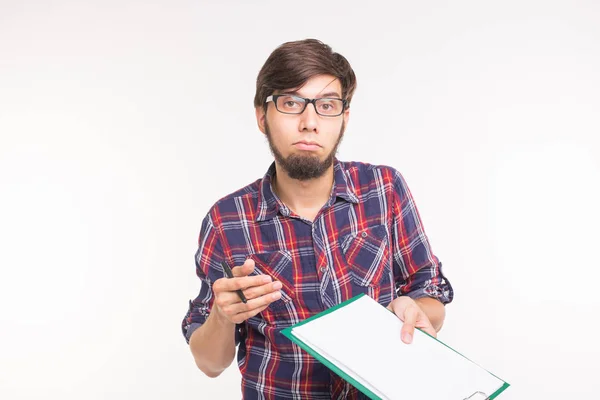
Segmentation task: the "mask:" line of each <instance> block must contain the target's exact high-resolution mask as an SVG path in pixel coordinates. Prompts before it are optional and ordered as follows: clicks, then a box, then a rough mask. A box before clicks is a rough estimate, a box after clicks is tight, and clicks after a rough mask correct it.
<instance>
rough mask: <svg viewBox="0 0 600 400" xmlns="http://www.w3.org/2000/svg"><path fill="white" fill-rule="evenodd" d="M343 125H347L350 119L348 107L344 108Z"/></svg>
mask: <svg viewBox="0 0 600 400" xmlns="http://www.w3.org/2000/svg"><path fill="white" fill-rule="evenodd" d="M343 115H344V125H345V126H346V127H348V121H350V107H348V108H346V109H345V110H344V114H343Z"/></svg>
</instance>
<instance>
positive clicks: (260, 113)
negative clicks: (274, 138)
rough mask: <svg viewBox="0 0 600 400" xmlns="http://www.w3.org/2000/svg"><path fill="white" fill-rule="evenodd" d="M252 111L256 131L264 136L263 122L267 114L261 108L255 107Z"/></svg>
mask: <svg viewBox="0 0 600 400" xmlns="http://www.w3.org/2000/svg"><path fill="white" fill-rule="evenodd" d="M254 111H255V113H256V124H257V125H258V129H260V131H261V132H262V133H263V134H266V130H265V121H266V118H267V114H266V113H265V108H264V107H263V106H259V107H255V108H254Z"/></svg>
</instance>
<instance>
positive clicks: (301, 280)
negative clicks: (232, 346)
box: [223, 204, 394, 325]
mask: <svg viewBox="0 0 600 400" xmlns="http://www.w3.org/2000/svg"><path fill="white" fill-rule="evenodd" d="M223 226H224V228H225V229H224V239H225V240H224V241H223V243H224V246H223V251H224V254H225V257H226V258H227V259H228V261H229V262H230V263H231V264H233V265H241V264H242V263H243V262H244V260H245V259H247V258H252V259H253V260H254V261H255V266H256V267H255V271H254V272H253V274H266V275H270V276H272V277H273V279H274V280H278V281H281V283H282V285H283V288H282V297H281V299H280V300H278V301H276V302H274V303H272V305H271V306H270V307H269V310H267V311H270V312H271V315H269V314H268V313H267V315H266V316H267V317H268V316H270V317H272V321H267V322H273V323H276V324H285V325H287V324H292V323H295V322H298V321H299V320H302V319H304V318H306V317H308V316H310V315H314V314H315V313H317V312H320V311H322V310H324V309H327V308H329V307H332V306H334V305H336V304H339V303H341V302H343V301H345V300H347V299H349V298H351V297H353V296H355V295H358V294H361V293H365V294H368V295H370V296H371V297H373V298H374V299H376V300H380V302H381V303H382V304H384V303H385V304H386V305H387V304H388V303H389V302H390V301H391V300H392V298H393V293H394V288H393V276H392V254H393V252H392V248H391V243H392V240H391V234H392V232H391V226H392V225H391V218H390V215H389V213H388V212H387V210H386V209H382V208H381V207H379V206H378V205H375V206H374V207H371V208H368V207H366V206H365V205H364V204H361V205H359V206H357V205H350V204H335V205H334V206H332V207H330V209H328V210H327V211H326V212H323V213H321V214H320V215H319V216H317V218H316V219H315V220H314V221H313V222H312V223H311V222H310V221H308V220H305V219H302V218H299V217H293V216H281V215H278V216H276V217H275V218H273V219H271V220H269V221H262V222H261V223H255V222H252V221H244V220H242V221H240V222H239V223H238V224H230V225H225V224H224V225H223Z"/></svg>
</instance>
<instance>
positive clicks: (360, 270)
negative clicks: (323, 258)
mask: <svg viewBox="0 0 600 400" xmlns="http://www.w3.org/2000/svg"><path fill="white" fill-rule="evenodd" d="M340 247H341V250H342V253H343V255H344V258H345V259H346V264H347V265H348V271H349V274H350V278H351V280H352V283H353V284H355V285H356V286H358V287H359V289H361V288H362V289H363V290H358V292H359V293H368V294H371V293H372V291H371V290H367V288H375V287H377V286H379V285H380V284H381V283H383V282H382V278H385V279H387V278H389V275H390V273H391V265H390V249H389V237H388V233H387V229H386V226H385V225H377V226H372V227H369V228H367V229H364V230H362V231H359V232H358V233H357V234H356V235H348V236H346V237H344V238H342V240H341V243H340Z"/></svg>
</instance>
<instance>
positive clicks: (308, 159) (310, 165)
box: [265, 121, 346, 181]
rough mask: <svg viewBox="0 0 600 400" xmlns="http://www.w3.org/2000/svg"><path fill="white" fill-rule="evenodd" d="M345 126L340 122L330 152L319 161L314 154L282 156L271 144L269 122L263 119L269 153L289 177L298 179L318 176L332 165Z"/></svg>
mask: <svg viewBox="0 0 600 400" xmlns="http://www.w3.org/2000/svg"><path fill="white" fill-rule="evenodd" d="M345 128H346V126H345V122H342V127H341V129H340V136H339V137H338V139H337V141H336V143H335V145H334V146H333V149H331V152H330V153H329V154H328V155H327V157H325V159H324V160H323V161H321V160H320V159H319V156H316V155H301V154H290V155H289V156H287V157H284V156H283V154H281V153H280V152H279V150H277V148H276V147H275V145H274V144H273V138H272V137H271V130H270V129H269V124H268V123H267V122H266V121H265V133H266V135H267V140H268V141H269V148H270V149H271V153H272V154H273V157H275V161H277V163H278V164H279V165H280V166H281V168H283V169H284V170H285V172H287V174H288V175H289V177H290V178H292V179H298V180H300V181H307V180H309V179H315V178H320V177H321V176H323V174H325V172H327V170H328V169H329V167H331V166H332V165H333V159H334V157H335V155H336V154H337V150H338V147H339V145H340V143H341V142H342V138H343V137H344V130H345Z"/></svg>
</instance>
